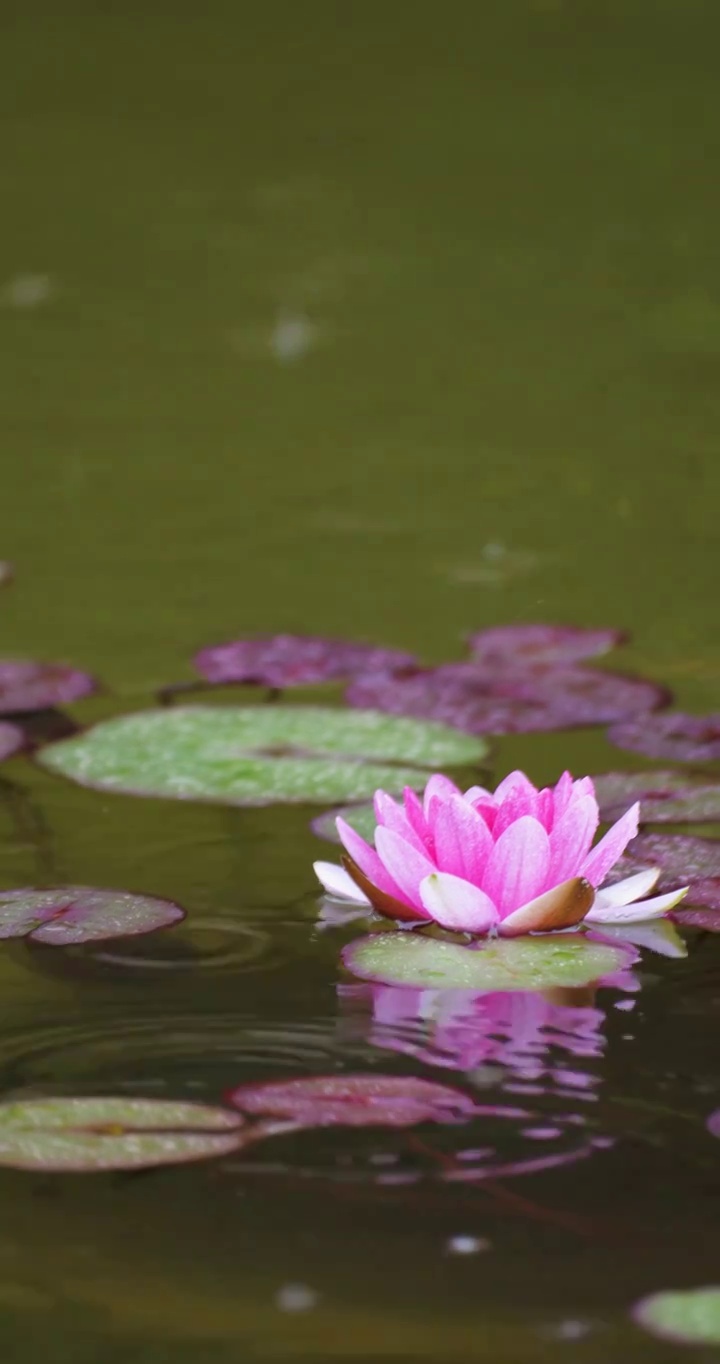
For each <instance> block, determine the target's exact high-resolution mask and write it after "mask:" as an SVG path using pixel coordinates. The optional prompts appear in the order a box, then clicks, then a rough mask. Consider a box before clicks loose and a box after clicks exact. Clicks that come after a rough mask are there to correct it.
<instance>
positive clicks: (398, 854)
mask: <svg viewBox="0 0 720 1364" xmlns="http://www.w3.org/2000/svg"><path fill="white" fill-rule="evenodd" d="M375 844H376V847H377V850H378V855H379V857H380V859H381V861H382V864H383V866H384V867H385V869H386V871H387V873H388V875H389V876H390V877H391V879H392V880H393V882H394V883H395V885H396V886H398V887H399V889H400V891H401V895H402V898H403V899H407V900H409V901H410V903H411V904H412V905H415V906H416V907H417V908H420V906H421V904H422V901H421V899H420V882H421V881H423V880H424V879H425V877H426V876H430V875H431V874H432V872H434V871H435V870H436V867H435V866H434V865H433V863H432V862H431V861H430V858H429V857H427V856H426V854H424V853H421V852H418V850H417V848H414V847H413V846H412V844H411V843H407V842H406V841H405V839H404V838H401V837H400V835H399V834H396V833H393V831H392V829H383V828H382V826H381V827H380V828H379V829H377V830H376V832H375Z"/></svg>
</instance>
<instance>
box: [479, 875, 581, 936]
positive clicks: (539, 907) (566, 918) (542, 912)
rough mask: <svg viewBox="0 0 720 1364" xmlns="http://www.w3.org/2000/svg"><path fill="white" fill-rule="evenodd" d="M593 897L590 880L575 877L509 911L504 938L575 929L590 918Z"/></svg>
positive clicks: (505, 921)
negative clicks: (588, 916)
mask: <svg viewBox="0 0 720 1364" xmlns="http://www.w3.org/2000/svg"><path fill="white" fill-rule="evenodd" d="M593 899H594V892H593V888H592V886H591V885H590V882H589V881H584V880H583V878H582V877H580V876H574V877H572V878H571V879H570V880H569V881H565V882H563V884H562V885H560V886H555V887H553V889H552V890H546V891H545V894H544V895H538V896H537V897H536V898H535V899H534V900H530V901H528V903H527V904H526V905H522V906H521V907H520V909H516V910H514V912H513V913H512V914H508V915H507V917H506V918H505V919H503V921H502V923H501V924H500V933H501V934H502V936H503V937H504V938H514V937H519V936H520V934H523V933H542V932H547V931H549V930H551V929H558V928H573V927H574V926H575V924H579V923H581V922H582V920H583V919H584V918H585V917H586V915H587V912H588V910H589V909H590V908H591V907H592V903H593Z"/></svg>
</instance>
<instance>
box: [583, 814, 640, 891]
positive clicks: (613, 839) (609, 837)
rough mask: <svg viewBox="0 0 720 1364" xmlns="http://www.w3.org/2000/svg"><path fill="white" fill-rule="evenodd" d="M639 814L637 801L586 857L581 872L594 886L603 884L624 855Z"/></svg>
mask: <svg viewBox="0 0 720 1364" xmlns="http://www.w3.org/2000/svg"><path fill="white" fill-rule="evenodd" d="M639 814H640V805H639V803H636V804H635V805H632V806H631V807H630V809H629V810H628V811H626V813H625V814H624V815H623V817H622V819H619V820H618V822H617V824H613V826H612V828H611V829H608V831H607V833H606V834H605V837H604V838H601V839H600V842H599V843H598V844H597V847H595V848H593V849H592V852H591V853H590V855H589V856H588V857H587V858H586V859H585V862H584V863H583V865H582V867H581V868H580V874H581V876H585V877H587V879H588V881H592V884H593V885H594V886H599V885H601V884H602V882H603V881H604V880H605V877H606V876H607V874H608V872H609V871H610V869H611V867H614V866H615V863H616V862H617V861H618V860H619V858H621V857H622V855H623V853H624V851H625V849H626V847H627V845H628V843H629V842H630V839H631V838H634V837H635V835H636V833H637V830H638V817H639Z"/></svg>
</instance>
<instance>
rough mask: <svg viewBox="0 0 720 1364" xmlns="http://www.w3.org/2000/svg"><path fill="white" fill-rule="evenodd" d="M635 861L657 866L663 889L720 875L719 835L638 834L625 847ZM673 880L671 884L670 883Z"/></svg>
mask: <svg viewBox="0 0 720 1364" xmlns="http://www.w3.org/2000/svg"><path fill="white" fill-rule="evenodd" d="M627 851H628V853H629V855H630V857H631V858H632V859H633V861H635V862H642V864H643V866H646V867H660V868H661V870H662V872H663V876H662V883H663V885H665V887H666V889H667V890H674V889H675V886H684V885H687V884H688V882H692V883H693V884H694V883H696V882H699V881H704V880H707V878H708V877H710V878H715V877H719V876H720V839H715V838H696V837H695V836H694V835H692V834H638V836H637V838H634V839H633V840H632V843H630V844H629V845H628V849H627ZM672 882H674V884H671V883H672Z"/></svg>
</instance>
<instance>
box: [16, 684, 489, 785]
mask: <svg viewBox="0 0 720 1364" xmlns="http://www.w3.org/2000/svg"><path fill="white" fill-rule="evenodd" d="M485 751H486V750H485V746H484V744H483V743H482V742H481V741H479V740H477V739H475V740H471V739H468V738H467V737H466V736H465V735H462V734H460V733H458V732H457V730H453V729H450V728H447V727H445V726H441V725H431V724H421V723H418V722H417V721H413V720H407V719H402V720H400V719H394V718H393V719H390V718H389V717H388V716H386V715H379V714H375V713H373V712H369V711H366V712H364V713H354V712H347V711H343V710H334V709H326V708H323V707H320V706H244V707H229V706H228V707H222V708H221V707H218V706H187V707H178V709H177V710H156V711H143V712H140V713H139V714H136V715H126V716H121V717H120V718H118V719H114V720H108V721H105V722H104V723H103V724H99V725H96V726H95V727H94V728H93V729H90V730H88V731H86V732H85V733H84V734H81V735H79V736H77V737H76V738H72V739H67V740H64V741H63V742H61V743H58V744H51V745H49V746H48V747H47V748H44V749H42V750H41V752H40V754H39V761H40V762H41V763H42V764H43V766H44V767H47V768H49V769H50V770H51V771H53V772H59V773H61V774H62V775H63V776H66V777H71V778H72V779H73V780H75V781H78V782H80V783H81V785H83V786H91V787H95V788H97V789H99V790H102V791H118V792H125V793H127V794H129V795H139V796H165V797H169V798H171V799H174V800H200V801H216V802H220V803H223V804H227V805H266V804H270V803H271V802H273V801H304V802H310V803H313V802H314V803H318V804H320V803H322V804H330V803H332V802H335V801H342V800H364V799H366V798H368V797H369V796H371V795H372V794H373V793H374V792H375V790H376V789H377V788H378V787H383V788H384V789H386V790H390V791H401V790H402V789H403V787H404V786H407V785H412V786H417V785H424V782H425V780H426V776H427V774H426V773H425V772H423V771H421V770H418V768H421V767H422V766H425V765H426V766H427V767H429V768H444V767H452V766H459V765H461V764H466V763H475V762H477V761H478V759H479V758H481V757H482V756H483V755H484V753H485ZM402 763H406V764H414V765H415V764H416V765H417V766H412V767H410V766H405V767H403V766H399V765H398V766H395V764H402Z"/></svg>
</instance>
